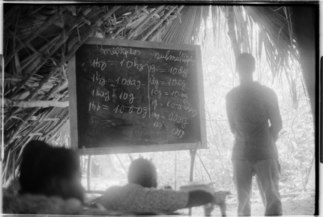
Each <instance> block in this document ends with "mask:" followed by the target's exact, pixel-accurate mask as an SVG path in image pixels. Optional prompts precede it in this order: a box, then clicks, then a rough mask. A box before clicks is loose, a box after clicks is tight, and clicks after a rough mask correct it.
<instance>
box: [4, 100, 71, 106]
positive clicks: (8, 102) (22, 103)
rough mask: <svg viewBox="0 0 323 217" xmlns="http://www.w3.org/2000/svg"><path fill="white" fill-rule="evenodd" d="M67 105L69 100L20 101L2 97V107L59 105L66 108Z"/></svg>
mask: <svg viewBox="0 0 323 217" xmlns="http://www.w3.org/2000/svg"><path fill="white" fill-rule="evenodd" d="M68 106H69V101H50V100H49V101H48V100H45V101H20V100H10V99H4V107H20V108H33V107H39V108H47V107H59V108H66V107H68Z"/></svg>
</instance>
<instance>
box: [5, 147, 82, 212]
mask: <svg viewBox="0 0 323 217" xmlns="http://www.w3.org/2000/svg"><path fill="white" fill-rule="evenodd" d="M19 171H20V176H19V184H20V190H19V193H18V195H13V194H9V193H6V192H5V191H4V196H3V211H4V213H24V214H28V213H43V214H54V213H55V214H77V213H80V212H81V209H82V203H83V192H84V191H83V188H82V185H81V172H80V165H79V158H78V156H77V155H76V154H75V153H74V151H73V150H70V149H66V148H64V147H54V146H50V145H48V144H47V143H45V142H41V141H31V142H29V143H28V144H27V145H26V147H25V149H24V150H23V153H22V161H21V164H20V168H19Z"/></svg>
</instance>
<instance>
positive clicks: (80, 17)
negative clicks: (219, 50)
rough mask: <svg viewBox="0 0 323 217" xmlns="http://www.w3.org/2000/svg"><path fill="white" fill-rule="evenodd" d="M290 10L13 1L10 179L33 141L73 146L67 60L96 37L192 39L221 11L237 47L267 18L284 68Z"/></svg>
mask: <svg viewBox="0 0 323 217" xmlns="http://www.w3.org/2000/svg"><path fill="white" fill-rule="evenodd" d="M280 8H282V9H280ZM285 9H286V8H285V7H274V8H270V7H268V8H267V9H265V8H262V7H250V8H248V10H247V12H248V17H247V19H246V20H245V21H244V22H242V20H243V19H242V18H243V16H242V7H223V6H222V7H212V8H211V9H210V8H209V7H208V6H206V5H205V6H192V5H158V4H153V5H111V4H110V5H91V4H90V5H28V4H27V5H15V4H13V5H10V4H5V5H4V70H5V82H4V99H5V101H4V115H5V116H4V168H3V180H4V183H6V181H8V180H10V178H11V177H12V176H14V175H15V174H16V172H17V168H18V166H17V165H19V160H20V155H21V152H22V150H23V148H24V145H25V144H26V143H27V142H28V141H30V140H32V139H40V140H45V141H48V142H50V143H53V144H59V145H68V139H69V138H68V134H69V122H68V120H69V113H68V105H69V103H68V97H69V95H68V68H67V63H68V61H69V59H70V58H71V57H73V55H74V54H75V52H76V51H77V49H78V48H79V47H80V46H81V45H82V44H83V43H84V42H85V41H86V40H87V39H88V38H89V37H93V36H95V37H101V38H102V37H103V38H109V39H114V38H122V39H129V40H144V41H163V42H165V43H188V44H189V43H194V41H195V40H196V39H197V35H198V33H199V30H200V27H201V24H202V22H205V21H206V18H207V17H208V16H209V15H212V22H213V25H214V28H215V29H217V28H220V26H219V22H218V18H219V13H220V11H221V12H223V13H225V14H226V17H227V22H228V26H229V36H230V38H231V42H232V45H233V48H234V50H235V51H236V53H237V52H241V51H246V50H248V49H249V48H250V44H251V43H250V40H252V38H250V35H248V32H246V31H242V29H243V28H242V27H243V26H245V25H250V24H251V23H253V22H258V23H259V25H260V26H261V28H262V34H263V35H264V37H263V39H262V41H260V42H259V45H261V46H260V47H259V49H262V48H263V47H264V48H263V49H266V52H267V54H268V58H270V61H271V63H272V68H273V69H275V67H276V69H277V70H278V69H279V67H285V66H286V61H285V60H286V59H287V55H288V54H290V53H291V52H293V51H294V50H293V49H294V48H293V45H294V44H293V43H294V42H293V35H292V29H291V26H290V22H289V19H288V18H289V13H288V10H285ZM271 19H272V20H271ZM268 20H271V22H269V24H268V22H266V21H268ZM219 31H221V30H219ZM216 32H217V31H214V34H215V36H216ZM277 35H278V36H279V37H278V38H277ZM248 46H249V48H248ZM284 64H285V65H284ZM277 70H274V73H275V72H276V71H277Z"/></svg>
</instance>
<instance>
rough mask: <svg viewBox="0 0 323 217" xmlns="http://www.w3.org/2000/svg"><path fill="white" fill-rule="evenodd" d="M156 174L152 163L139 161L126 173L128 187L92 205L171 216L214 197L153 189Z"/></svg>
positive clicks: (112, 189) (114, 190)
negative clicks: (168, 214) (179, 210)
mask: <svg viewBox="0 0 323 217" xmlns="http://www.w3.org/2000/svg"><path fill="white" fill-rule="evenodd" d="M156 187H157V172H156V168H155V166H154V165H153V164H152V162H150V161H148V160H145V159H143V158H139V159H136V160H134V161H133V162H132V163H131V165H130V167H129V171H128V184H126V185H124V186H114V187H110V188H109V189H107V190H106V191H105V193H104V194H103V195H102V196H101V197H99V198H97V199H95V201H94V202H96V203H99V204H101V205H103V206H104V207H105V208H106V209H108V210H115V211H122V212H125V213H135V214H144V213H145V214H147V213H172V212H174V211H175V210H178V209H182V208H189V207H193V206H200V205H204V204H208V203H211V202H213V199H214V197H213V195H212V194H211V193H209V192H206V191H203V190H194V191H190V192H184V191H174V190H165V189H163V190H162V189H156Z"/></svg>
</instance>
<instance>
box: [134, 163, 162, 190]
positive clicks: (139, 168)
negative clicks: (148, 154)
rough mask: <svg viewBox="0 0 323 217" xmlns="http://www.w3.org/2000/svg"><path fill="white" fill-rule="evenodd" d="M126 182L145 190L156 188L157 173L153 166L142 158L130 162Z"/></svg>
mask: <svg viewBox="0 0 323 217" xmlns="http://www.w3.org/2000/svg"><path fill="white" fill-rule="evenodd" d="M128 182H129V183H134V184H138V185H141V186H143V187H145V188H156V187H157V172H156V168H155V166H154V164H153V163H152V162H151V161H149V160H146V159H143V158H138V159H136V160H134V161H132V163H131V165H130V167H129V171H128Z"/></svg>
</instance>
